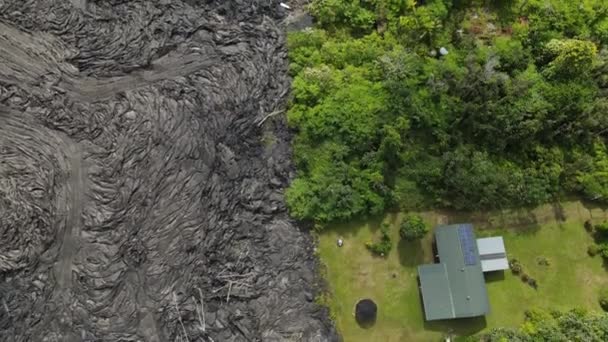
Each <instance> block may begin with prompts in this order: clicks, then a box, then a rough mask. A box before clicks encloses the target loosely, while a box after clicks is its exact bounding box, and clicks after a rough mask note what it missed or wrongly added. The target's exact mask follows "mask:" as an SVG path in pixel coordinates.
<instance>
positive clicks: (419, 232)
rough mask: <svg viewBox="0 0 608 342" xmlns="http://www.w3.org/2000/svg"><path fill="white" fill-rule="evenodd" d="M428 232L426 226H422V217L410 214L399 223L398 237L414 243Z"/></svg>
mask: <svg viewBox="0 0 608 342" xmlns="http://www.w3.org/2000/svg"><path fill="white" fill-rule="evenodd" d="M428 231H429V230H428V228H427V226H426V224H424V221H423V220H422V217H420V216H419V215H414V214H410V215H407V216H406V217H405V219H404V220H403V222H401V227H400V228H399V235H400V236H401V238H402V239H405V240H407V241H414V240H418V239H421V238H423V237H424V235H426V233H427V232H428Z"/></svg>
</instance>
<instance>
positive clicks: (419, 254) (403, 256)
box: [397, 239, 425, 267]
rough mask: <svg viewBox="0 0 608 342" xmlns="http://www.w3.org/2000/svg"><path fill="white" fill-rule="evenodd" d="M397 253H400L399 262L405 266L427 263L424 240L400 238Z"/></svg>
mask: <svg viewBox="0 0 608 342" xmlns="http://www.w3.org/2000/svg"><path fill="white" fill-rule="evenodd" d="M397 253H399V263H401V266H405V267H415V266H418V265H421V264H424V263H425V260H424V250H423V248H422V241H420V240H416V241H406V240H403V239H400V240H399V243H398V244H397Z"/></svg>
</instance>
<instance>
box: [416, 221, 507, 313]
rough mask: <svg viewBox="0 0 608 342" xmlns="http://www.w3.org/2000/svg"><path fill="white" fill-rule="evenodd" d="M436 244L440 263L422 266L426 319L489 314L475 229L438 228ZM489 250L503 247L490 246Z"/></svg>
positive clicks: (459, 225)
mask: <svg viewBox="0 0 608 342" xmlns="http://www.w3.org/2000/svg"><path fill="white" fill-rule="evenodd" d="M500 242H501V243H502V239H500ZM435 243H436V246H437V254H438V255H437V256H438V258H439V263H436V264H428V265H420V266H418V277H419V279H420V292H421V294H422V301H423V304H424V305H423V306H424V315H425V318H426V320H427V321H433V320H441V319H454V318H465V317H477V316H483V315H486V314H487V313H488V312H489V311H490V304H489V302H488V292H487V290H486V283H485V279H484V275H483V273H484V270H483V269H482V262H481V258H480V254H479V249H478V244H477V241H476V240H475V235H474V233H473V226H472V225H471V224H455V225H449V226H440V227H437V228H436V229H435ZM486 245H487V244H484V246H486ZM489 248H500V246H499V245H498V244H496V247H493V245H490V246H489ZM502 251H504V245H502ZM504 257H505V258H506V254H504ZM507 268H508V266H507ZM498 269H500V267H498V268H497V267H494V268H493V269H492V271H495V270H498Z"/></svg>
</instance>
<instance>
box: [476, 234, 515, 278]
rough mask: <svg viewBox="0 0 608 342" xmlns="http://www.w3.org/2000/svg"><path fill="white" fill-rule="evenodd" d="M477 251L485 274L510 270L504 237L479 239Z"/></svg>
mask: <svg viewBox="0 0 608 342" xmlns="http://www.w3.org/2000/svg"><path fill="white" fill-rule="evenodd" d="M477 249H478V250H479V259H480V260H481V269H482V270H483V272H493V271H500V270H507V269H509V260H508V259H507V251H506V249H505V242H504V240H503V238H502V236H494V237H488V238H483V239H477Z"/></svg>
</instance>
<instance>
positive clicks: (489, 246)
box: [477, 236, 506, 258]
mask: <svg viewBox="0 0 608 342" xmlns="http://www.w3.org/2000/svg"><path fill="white" fill-rule="evenodd" d="M477 248H478V249H479V255H480V256H481V257H482V258H483V256H484V255H487V254H506V250H505V242H504V240H503V239H502V236H494V237H488V238H481V239H477Z"/></svg>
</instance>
